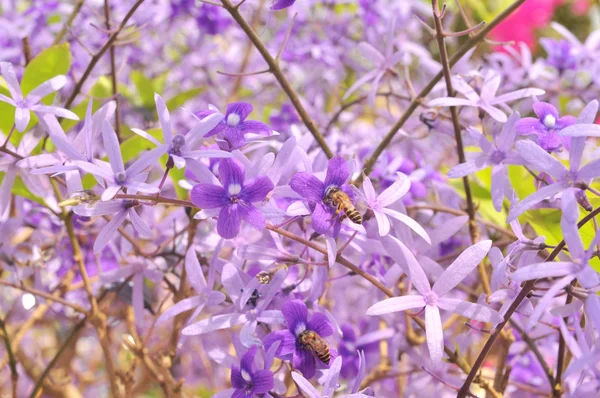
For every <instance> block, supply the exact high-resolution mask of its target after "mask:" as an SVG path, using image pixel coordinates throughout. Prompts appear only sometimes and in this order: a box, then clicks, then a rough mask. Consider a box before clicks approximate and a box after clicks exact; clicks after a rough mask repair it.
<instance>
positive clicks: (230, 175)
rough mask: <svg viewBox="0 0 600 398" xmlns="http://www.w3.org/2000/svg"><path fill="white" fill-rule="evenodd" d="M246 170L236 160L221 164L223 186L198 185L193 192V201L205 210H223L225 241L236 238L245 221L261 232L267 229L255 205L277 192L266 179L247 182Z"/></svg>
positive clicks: (221, 227) (220, 229)
mask: <svg viewBox="0 0 600 398" xmlns="http://www.w3.org/2000/svg"><path fill="white" fill-rule="evenodd" d="M244 179H245V175H244V170H243V169H242V168H241V167H240V166H239V165H238V164H237V163H236V162H235V161H234V160H232V159H221V161H220V162H219V181H220V182H221V184H222V186H218V185H214V184H198V185H195V186H194V188H193V189H192V194H191V197H192V202H193V203H194V204H195V205H196V206H198V207H200V208H202V209H219V208H220V209H221V211H220V212H219V219H218V221H217V232H218V233H219V235H221V236H222V237H223V238H225V239H231V238H235V237H236V236H237V234H238V233H239V232H240V225H241V223H242V220H244V221H246V222H247V223H248V224H250V225H252V226H253V227H254V228H256V229H258V230H263V229H265V228H266V225H267V224H266V220H265V217H264V216H263V215H262V213H261V212H260V211H259V210H258V209H257V208H256V206H254V205H253V204H252V203H255V202H262V201H263V200H264V199H265V198H266V196H267V194H268V193H269V192H271V191H272V190H273V183H272V182H271V180H270V179H269V177H266V176H258V177H256V178H254V179H252V180H250V181H246V182H244Z"/></svg>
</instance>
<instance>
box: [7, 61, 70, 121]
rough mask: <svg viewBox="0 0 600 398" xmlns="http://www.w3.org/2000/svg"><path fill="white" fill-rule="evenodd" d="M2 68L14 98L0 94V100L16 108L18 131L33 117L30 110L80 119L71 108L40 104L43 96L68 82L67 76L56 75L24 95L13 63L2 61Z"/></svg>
mask: <svg viewBox="0 0 600 398" xmlns="http://www.w3.org/2000/svg"><path fill="white" fill-rule="evenodd" d="M0 70H1V71H2V76H3V77H4V80H5V81H6V86H7V88H8V91H9V92H10V95H11V97H12V98H8V97H7V96H5V95H2V94H0V101H2V102H6V103H8V104H10V105H12V106H14V107H15V108H16V109H15V127H16V129H17V131H24V130H25V129H26V128H27V125H28V124H29V119H30V117H31V115H30V113H29V112H30V111H33V112H36V113H50V114H52V115H56V116H59V117H64V118H66V119H73V120H79V116H77V115H76V114H74V113H73V112H71V111H70V110H67V109H63V108H58V107H55V106H48V105H44V104H40V102H41V101H42V98H44V97H45V96H47V95H49V94H52V93H53V92H55V91H58V90H60V89H61V88H62V87H63V86H64V85H65V84H67V78H66V77H65V76H64V75H59V76H54V77H53V78H51V79H50V80H48V81H45V82H44V83H42V84H40V85H39V86H37V87H36V88H34V89H33V90H31V91H30V92H29V94H27V95H26V96H25V97H23V92H22V91H21V86H20V85H19V81H18V80H17V75H16V74H15V70H14V68H13V66H12V64H11V63H9V62H2V63H0Z"/></svg>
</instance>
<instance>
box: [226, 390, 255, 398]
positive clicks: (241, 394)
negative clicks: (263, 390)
mask: <svg viewBox="0 0 600 398" xmlns="http://www.w3.org/2000/svg"><path fill="white" fill-rule="evenodd" d="M231 398H254V391H252V389H246V388H244V389H241V390H235V391H234V392H233V394H231Z"/></svg>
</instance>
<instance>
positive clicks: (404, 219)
mask: <svg viewBox="0 0 600 398" xmlns="http://www.w3.org/2000/svg"><path fill="white" fill-rule="evenodd" d="M382 211H383V212H384V213H385V214H387V215H388V216H390V217H393V218H395V219H396V220H398V221H400V222H401V223H403V224H404V225H406V226H407V227H409V228H410V229H412V230H413V231H414V232H416V234H417V235H419V236H420V237H421V238H423V239H424V240H425V242H427V243H431V239H430V238H429V235H427V231H425V229H424V228H423V227H422V226H421V224H419V223H418V222H416V221H415V220H413V219H412V218H410V217H409V216H407V215H406V214H403V213H400V212H399V211H396V210H392V209H383V210H382Z"/></svg>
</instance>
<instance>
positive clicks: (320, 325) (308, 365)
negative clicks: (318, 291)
mask: <svg viewBox="0 0 600 398" xmlns="http://www.w3.org/2000/svg"><path fill="white" fill-rule="evenodd" d="M281 312H282V313H283V316H284V318H285V321H286V323H287V327H288V329H287V330H278V331H275V332H271V333H269V334H268V335H266V336H265V339H264V344H265V347H266V348H267V349H269V347H270V346H271V345H273V344H274V343H275V342H276V341H280V342H281V343H280V345H279V347H278V348H277V352H276V353H275V356H276V357H277V358H280V359H283V360H286V361H290V360H292V361H293V363H294V368H295V369H298V370H299V371H300V372H302V374H303V375H304V377H305V378H307V379H310V378H311V377H313V376H314V375H315V370H316V367H317V365H318V366H319V367H323V368H327V367H328V366H327V365H326V364H324V363H322V362H321V360H319V359H318V358H316V356H315V355H314V354H313V353H312V352H311V350H309V349H307V348H306V347H305V346H304V345H303V344H301V343H300V339H299V338H300V335H301V334H302V333H303V332H305V331H307V330H309V331H313V332H315V333H317V334H318V335H319V336H320V337H321V338H323V337H327V336H331V335H332V334H333V326H332V324H331V322H330V321H329V319H328V318H327V316H325V315H323V314H321V313H319V312H316V313H314V314H313V316H312V317H311V319H310V321H309V320H308V309H307V308H306V304H304V302H302V301H301V300H291V301H288V302H287V303H285V304H284V305H283V307H282V308H281ZM330 351H333V350H331V349H330ZM333 354H334V352H332V355H331V356H332V360H333V357H334V355H333ZM317 361H318V363H317Z"/></svg>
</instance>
